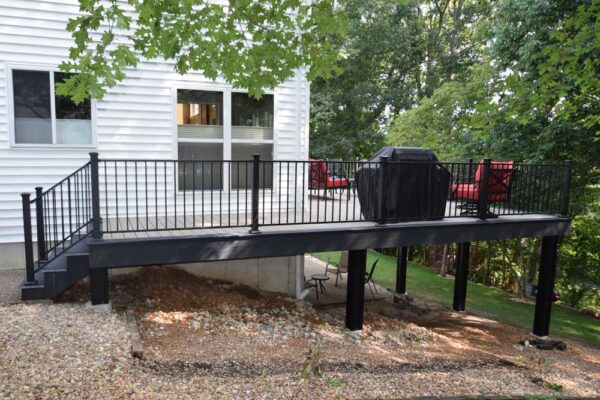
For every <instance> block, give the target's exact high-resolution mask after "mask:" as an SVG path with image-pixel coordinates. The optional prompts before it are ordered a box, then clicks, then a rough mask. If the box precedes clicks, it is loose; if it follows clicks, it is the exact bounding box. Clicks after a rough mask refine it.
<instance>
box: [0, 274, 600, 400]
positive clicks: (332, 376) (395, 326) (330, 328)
mask: <svg viewBox="0 0 600 400" xmlns="http://www.w3.org/2000/svg"><path fill="white" fill-rule="evenodd" d="M111 298H112V301H113V304H112V305H113V311H112V312H111V313H109V314H103V313H97V312H94V311H91V310H88V309H86V308H85V306H84V305H83V303H85V301H87V299H88V293H87V286H86V285H85V284H81V285H78V286H76V287H74V288H73V289H71V290H69V291H68V292H67V293H65V294H64V295H63V296H62V298H61V299H60V302H61V303H62V304H56V305H14V306H6V307H2V306H0V318H3V320H7V321H9V322H8V323H6V324H2V327H1V328H0V365H3V366H2V367H1V368H2V369H1V370H0V371H1V372H0V397H3V396H2V394H4V395H6V394H7V393H10V394H14V393H13V392H11V390H16V391H17V392H15V393H17V394H23V393H24V392H23V391H20V389H18V388H19V384H20V383H21V380H25V379H26V378H25V377H26V376H28V375H31V372H32V371H27V367H26V363H24V362H23V361H24V359H26V358H27V357H29V356H28V355H27V354H26V353H25V354H23V351H24V350H25V348H26V346H30V347H33V348H34V349H38V348H39V349H40V351H39V353H38V356H39V357H40V358H39V359H38V360H37V362H36V365H35V372H36V374H37V375H38V377H39V376H40V375H41V376H44V374H50V375H52V374H51V372H50V371H56V369H57V365H54V364H52V363H50V360H46V359H45V357H44V356H43V351H41V349H43V348H44V347H45V346H48V343H47V342H45V341H44V340H42V339H40V338H38V337H37V336H36V335H31V336H30V337H29V338H30V340H29V341H28V342H24V341H23V342H22V341H21V340H20V339H19V338H20V336H19V333H20V331H21V330H24V329H29V330H31V329H32V327H31V326H27V324H26V323H25V321H28V323H29V324H36V323H38V324H40V325H41V326H40V328H39V329H41V330H44V329H49V328H47V327H46V325H45V323H44V322H43V320H42V319H41V318H39V319H38V318H34V317H33V315H36V313H39V314H40V315H42V314H50V315H54V314H56V316H55V317H53V321H54V323H55V324H56V323H57V322H56V321H62V319H63V318H67V316H68V315H69V314H70V313H71V314H73V315H72V318H78V319H79V320H81V319H83V320H84V321H85V324H80V323H79V322H77V321H71V322H69V323H67V322H61V324H62V325H61V326H62V330H59V332H57V333H56V335H55V337H54V338H53V339H54V341H53V342H51V345H53V346H55V347H56V348H60V349H64V351H66V352H67V353H69V352H73V351H77V353H78V354H80V357H82V358H84V359H83V360H80V361H79V362H80V363H82V364H83V365H85V364H86V359H85V358H86V357H93V355H94V346H97V342H96V341H95V339H94V337H93V335H92V334H91V333H90V331H93V330H96V329H102V330H103V333H102V335H101V337H102V340H103V341H104V342H110V343H111V346H102V349H103V353H102V354H103V356H106V357H108V358H106V359H110V363H111V371H112V372H113V373H112V374H105V367H106V366H105V365H103V364H102V363H99V362H97V361H94V362H93V363H91V364H90V368H91V369H92V370H93V371H92V372H94V371H95V372H96V376H95V378H94V379H95V381H97V385H92V386H91V388H90V389H89V391H87V392H86V391H85V385H83V386H82V385H79V384H78V385H75V386H77V390H72V391H70V389H69V387H70V386H69V385H68V383H60V380H59V381H56V379H54V380H53V385H54V386H52V387H53V388H55V387H57V388H59V389H60V390H62V391H61V392H60V393H62V394H63V395H62V396H61V397H64V398H77V397H76V395H79V396H82V395H86V396H87V397H97V398H105V397H102V396H100V395H99V394H101V393H102V394H106V393H110V394H111V396H113V397H114V398H119V395H123V396H126V397H132V398H269V399H271V398H308V397H310V398H400V397H414V396H527V395H544V396H598V395H600V351H599V350H598V349H593V348H590V347H587V346H585V345H583V344H580V343H577V342H574V341H567V350H566V351H541V350H537V349H535V348H531V347H523V346H520V345H518V342H519V341H520V340H523V339H526V338H527V331H526V330H524V329H521V328H518V327H514V326H510V325H506V324H501V323H498V322H496V321H493V320H490V319H486V318H483V317H480V316H475V315H469V314H458V313H454V312H451V311H442V312H437V313H435V315H432V316H429V317H428V316H423V317H418V318H417V317H414V318H412V319H410V318H407V317H406V315H405V313H402V312H401V310H398V309H396V308H395V306H394V305H393V303H392V302H391V300H382V301H375V302H370V303H368V304H367V306H366V313H365V324H364V330H363V331H362V334H360V335H356V334H353V333H350V332H348V331H347V330H346V329H344V327H343V326H344V314H345V310H344V308H343V307H339V306H334V307H326V308H319V309H315V308H314V307H313V306H312V305H311V304H309V303H307V302H304V301H299V300H294V299H291V298H289V297H287V296H285V295H278V294H273V293H264V292H258V291H255V290H252V289H249V288H247V287H244V286H240V285H232V284H229V283H227V282H219V281H214V280H207V279H201V278H197V277H194V276H191V275H189V274H187V273H185V272H183V271H179V270H176V269H172V268H161V267H155V268H154V267H153V268H145V269H143V270H140V271H138V272H136V273H133V274H129V275H122V276H118V277H114V278H113V279H111ZM23 307H30V309H29V310H28V311H27V312H25V309H24V308H23ZM31 307H33V308H31ZM126 309H131V310H133V311H134V312H135V315H136V317H137V320H138V325H139V327H140V333H141V336H142V340H143V344H144V358H143V359H142V360H137V359H134V358H132V357H126V356H124V355H123V352H124V351H127V350H128V348H129V347H128V346H129V345H130V344H129V343H128V337H127V335H123V332H124V331H125V332H126V331H127V322H126V319H125V315H124V311H125V310H126ZM24 315H27V317H24ZM82 316H83V317H82ZM69 324H70V325H69ZM34 330H35V328H34ZM111 330H114V332H115V335H114V337H110V335H109V333H110V332H111ZM69 335H71V336H73V335H75V336H77V337H78V338H80V339H81V340H79V341H78V342H77V346H79V347H75V348H74V349H72V348H71V347H73V346H72V345H71V346H70V347H69V346H68V342H69V339H68V337H63V336H69ZM107 335H109V336H107ZM124 341H125V342H124ZM113 342H114V343H113ZM3 346H4V347H3ZM21 346H22V347H23V348H21ZM124 349H125V350H124ZM113 352H114V354H112V353H113ZM4 362H8V364H6V365H9V367H8V368H9V370H8V371H7V370H6V367H4V365H5V364H4ZM54 362H56V360H54ZM10 365H14V367H10ZM29 368H34V367H32V366H30V367H29ZM58 368H59V369H60V367H59V366H58ZM68 371H69V372H68V374H66V375H67V377H68V378H69V379H71V380H72V381H77V379H79V380H84V381H85V380H86V379H90V378H86V377H84V376H82V374H78V373H77V371H76V370H72V369H71V368H69V369H68ZM63 378H64V376H63ZM36 381H37V378H36ZM39 382H43V379H42V380H40V381H39ZM40 385H41V386H39V387H38V386H36V387H34V388H32V387H31V386H30V385H29V386H28V388H29V390H30V392H27V393H33V394H34V395H35V396H34V397H32V398H36V397H38V398H52V397H47V396H45V395H44V393H45V392H44V391H43V390H42V389H43V385H42V384H41V383H40ZM98 385H99V386H98ZM93 388H96V389H95V390H93ZM3 390H4V391H3ZM50 393H56V392H55V391H51V392H50ZM115 396H116V397H115ZM15 397H17V398H18V397H19V396H15ZM23 397H24V398H27V397H28V396H23ZM109 397H110V396H109ZM9 398H10V397H9Z"/></svg>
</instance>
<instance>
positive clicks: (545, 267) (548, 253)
mask: <svg viewBox="0 0 600 400" xmlns="http://www.w3.org/2000/svg"><path fill="white" fill-rule="evenodd" d="M557 252H558V237H557V236H546V237H544V238H542V252H541V256H540V272H539V275H538V288H537V295H536V300H535V315H534V317H533V334H534V335H536V336H548V332H549V329H550V311H551V309H552V292H553V291H554V275H555V273H556V255H557Z"/></svg>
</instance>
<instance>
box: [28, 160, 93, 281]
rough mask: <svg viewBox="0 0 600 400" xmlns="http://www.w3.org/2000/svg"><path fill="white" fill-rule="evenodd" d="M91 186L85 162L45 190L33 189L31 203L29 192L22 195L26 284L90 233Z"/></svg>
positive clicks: (88, 165) (40, 188)
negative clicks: (34, 248)
mask: <svg viewBox="0 0 600 400" xmlns="http://www.w3.org/2000/svg"><path fill="white" fill-rule="evenodd" d="M91 187H92V180H91V162H88V163H86V164H85V165H84V166H82V167H81V168H79V169H77V170H76V171H75V172H73V173H72V174H71V175H69V176H67V177H66V178H64V179H63V180H61V181H60V182H58V183H57V184H55V185H53V186H51V187H50V188H48V189H46V190H44V189H43V188H42V187H36V188H35V198H34V199H33V200H31V199H30V196H31V195H30V194H29V193H23V194H21V197H22V205H23V227H24V236H25V259H26V267H27V282H30V283H32V282H34V281H35V280H34V277H33V276H34V274H35V272H37V271H38V270H40V269H41V268H43V267H44V265H46V264H47V263H49V262H51V261H52V260H53V259H55V258H56V257H58V256H60V255H61V254H62V253H64V252H65V251H66V250H68V249H69V248H70V247H71V246H73V245H75V244H76V243H78V242H79V241H80V240H81V239H83V238H84V237H85V236H86V235H87V234H88V233H89V229H90V226H89V225H90V222H91V220H92V209H91V204H92V199H91ZM32 205H33V206H34V207H35V219H33V221H34V222H33V223H35V227H36V230H35V232H36V233H35V241H36V242H37V261H38V262H37V263H35V262H34V250H33V241H34V237H33V232H32V226H33V223H32V212H31V207H32Z"/></svg>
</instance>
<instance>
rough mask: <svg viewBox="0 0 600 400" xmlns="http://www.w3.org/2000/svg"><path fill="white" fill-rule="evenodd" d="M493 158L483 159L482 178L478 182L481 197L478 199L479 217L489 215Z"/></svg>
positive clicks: (483, 217) (482, 217)
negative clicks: (489, 190) (489, 191)
mask: <svg viewBox="0 0 600 400" xmlns="http://www.w3.org/2000/svg"><path fill="white" fill-rule="evenodd" d="M491 165H492V160H491V159H490V158H486V159H484V160H483V169H482V172H481V180H480V181H479V182H476V184H478V185H479V198H478V200H477V217H478V218H479V219H486V218H487V217H488V216H489V210H488V207H489V205H488V189H489V186H490V167H491Z"/></svg>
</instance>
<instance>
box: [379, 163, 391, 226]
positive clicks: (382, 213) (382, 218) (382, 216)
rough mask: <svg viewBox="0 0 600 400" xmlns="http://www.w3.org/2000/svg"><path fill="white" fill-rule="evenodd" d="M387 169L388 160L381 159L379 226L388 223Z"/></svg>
mask: <svg viewBox="0 0 600 400" xmlns="http://www.w3.org/2000/svg"><path fill="white" fill-rule="evenodd" d="M387 168H388V158H387V157H381V161H380V162H379V175H380V179H379V210H378V213H379V221H378V222H377V225H385V223H386V222H387V197H388V196H387V187H388V182H387Z"/></svg>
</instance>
